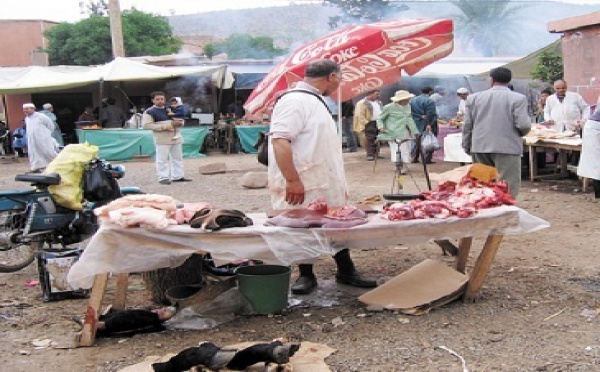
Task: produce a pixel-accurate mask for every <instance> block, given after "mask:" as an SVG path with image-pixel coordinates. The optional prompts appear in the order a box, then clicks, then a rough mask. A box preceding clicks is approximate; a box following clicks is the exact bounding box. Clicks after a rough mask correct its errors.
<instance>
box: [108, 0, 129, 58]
mask: <svg viewBox="0 0 600 372" xmlns="http://www.w3.org/2000/svg"><path fill="white" fill-rule="evenodd" d="M108 17H109V19H110V35H111V38H112V50H113V57H115V58H117V57H125V48H124V47H123V26H122V25H121V6H120V5H119V0H109V1H108Z"/></svg>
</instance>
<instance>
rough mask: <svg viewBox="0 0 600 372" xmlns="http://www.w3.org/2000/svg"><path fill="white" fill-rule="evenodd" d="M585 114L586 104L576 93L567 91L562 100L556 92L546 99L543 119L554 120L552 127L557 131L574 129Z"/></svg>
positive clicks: (584, 117) (583, 118)
mask: <svg viewBox="0 0 600 372" xmlns="http://www.w3.org/2000/svg"><path fill="white" fill-rule="evenodd" d="M587 116H588V114H587V104H586V103H585V101H584V100H583V97H581V96H580V95H579V94H577V93H574V92H567V93H566V95H565V98H563V101H562V102H560V101H559V100H558V97H557V96H556V94H553V95H551V96H550V97H548V99H547V100H546V106H545V107H544V120H546V121H548V120H554V129H555V130H556V131H557V132H559V133H562V132H564V131H565V130H567V129H568V130H575V129H576V126H577V122H578V121H582V120H585V119H587Z"/></svg>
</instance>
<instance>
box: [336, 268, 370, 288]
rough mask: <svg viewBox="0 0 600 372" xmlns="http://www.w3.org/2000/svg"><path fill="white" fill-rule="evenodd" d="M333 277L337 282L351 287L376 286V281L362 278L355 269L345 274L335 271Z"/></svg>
mask: <svg viewBox="0 0 600 372" xmlns="http://www.w3.org/2000/svg"><path fill="white" fill-rule="evenodd" d="M335 279H336V281H337V282H338V283H342V284H348V285H351V286H353V287H360V288H375V287H377V282H376V281H375V280H371V279H365V278H362V277H361V276H360V274H359V273H358V272H357V271H355V272H354V273H352V275H345V274H340V273H337V274H336V275H335Z"/></svg>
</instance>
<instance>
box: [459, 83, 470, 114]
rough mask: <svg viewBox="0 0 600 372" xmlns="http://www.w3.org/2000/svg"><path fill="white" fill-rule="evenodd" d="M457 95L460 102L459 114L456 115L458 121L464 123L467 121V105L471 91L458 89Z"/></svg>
mask: <svg viewBox="0 0 600 372" xmlns="http://www.w3.org/2000/svg"><path fill="white" fill-rule="evenodd" d="M456 94H457V95H458V98H459V99H460V102H459V103H458V112H457V113H456V119H457V120H459V121H463V120H464V119H465V106H466V104H467V97H468V96H469V90H468V89H467V88H458V90H457V91H456Z"/></svg>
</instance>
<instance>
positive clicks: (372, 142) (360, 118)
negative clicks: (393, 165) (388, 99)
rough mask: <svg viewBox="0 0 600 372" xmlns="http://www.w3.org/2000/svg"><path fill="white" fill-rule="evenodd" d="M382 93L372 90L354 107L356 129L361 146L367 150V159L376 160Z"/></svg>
mask: <svg viewBox="0 0 600 372" xmlns="http://www.w3.org/2000/svg"><path fill="white" fill-rule="evenodd" d="M380 96H381V95H380V93H379V91H378V90H372V91H370V92H368V93H367V96H366V97H365V98H363V99H361V100H360V101H358V103H356V107H355V109H354V131H355V132H356V135H357V137H358V139H359V142H360V144H361V146H364V148H365V150H366V151H367V160H368V161H373V160H375V156H378V154H376V149H377V146H376V142H377V133H378V132H377V119H379V115H380V114H381V108H382V104H381V101H379V97H380Z"/></svg>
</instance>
